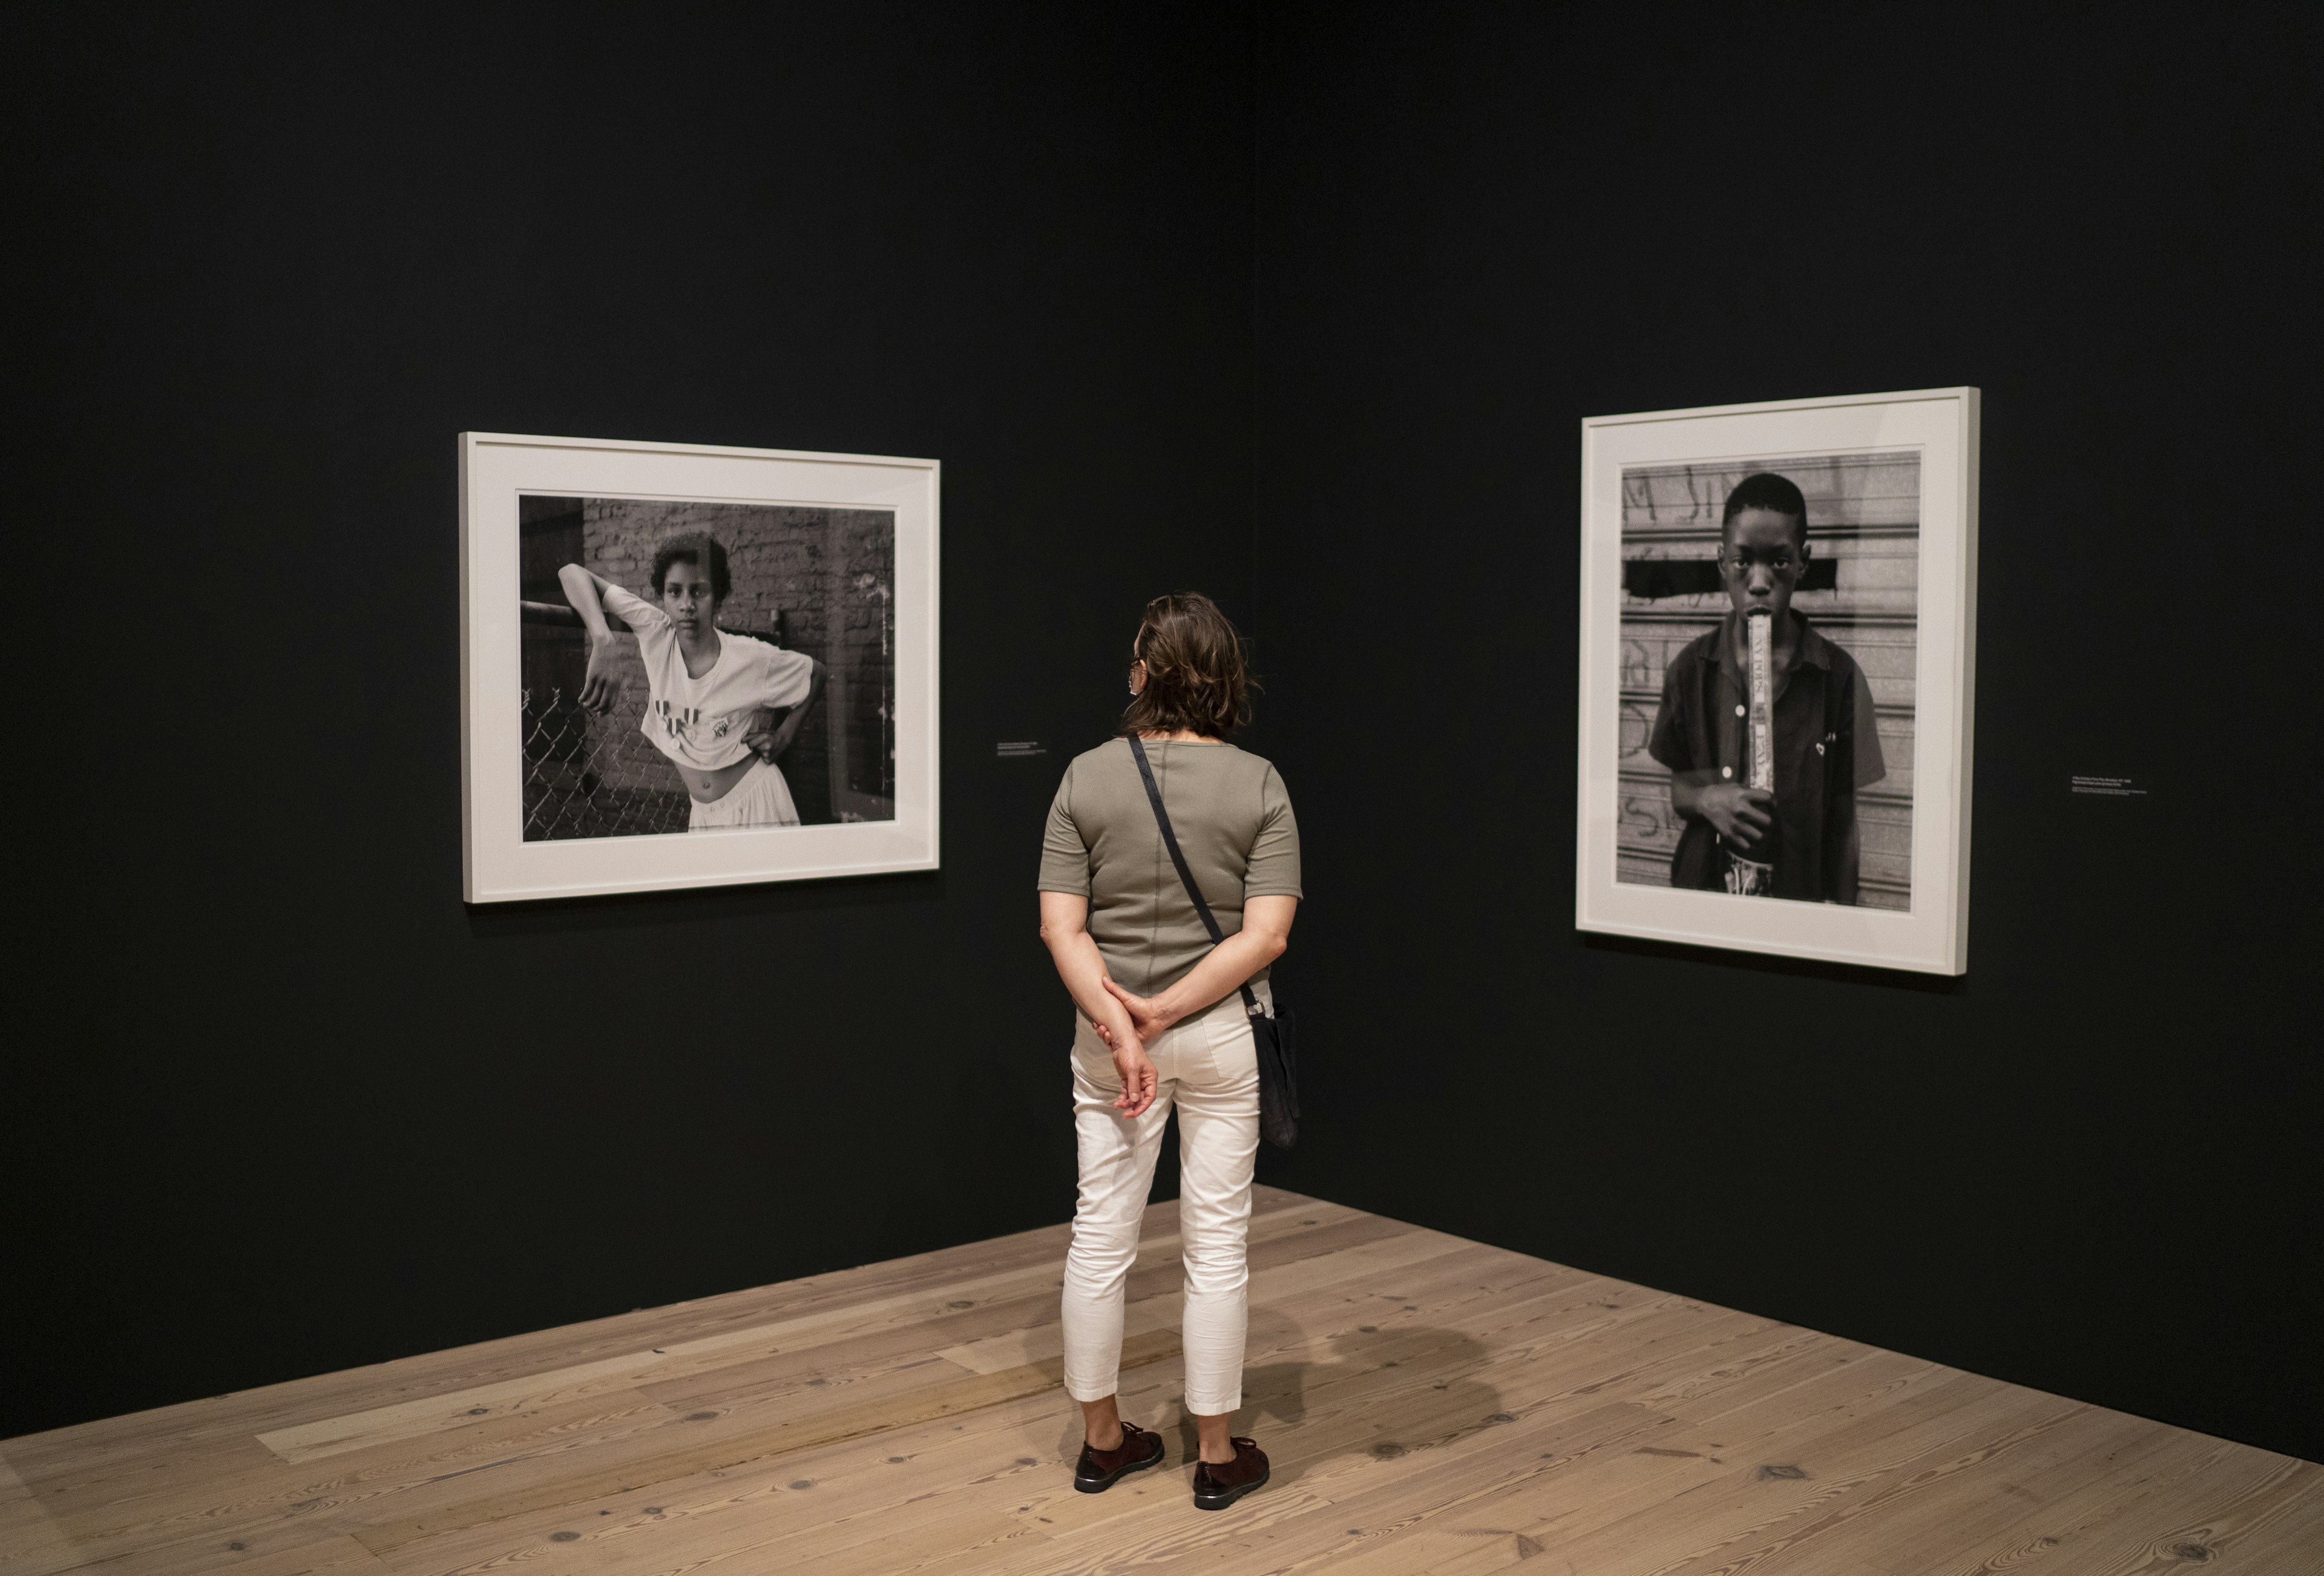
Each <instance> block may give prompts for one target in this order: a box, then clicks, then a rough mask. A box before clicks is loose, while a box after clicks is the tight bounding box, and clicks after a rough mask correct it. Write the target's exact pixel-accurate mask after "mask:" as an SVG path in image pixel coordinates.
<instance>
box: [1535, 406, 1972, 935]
mask: <svg viewBox="0 0 2324 1576" xmlns="http://www.w3.org/2000/svg"><path fill="white" fill-rule="evenodd" d="M1977 446H1978V396H1977V391H1976V390H1975V389H1966V388H1964V389H1944V390H1935V391H1929V392H1915V393H1901V394H1871V395H1858V396H1852V397H1849V398H1844V399H1831V400H1802V401H1776V402H1774V403H1768V404H1757V405H1727V406H1717V407H1710V408H1705V409H1701V410H1665V411H1656V412H1652V413H1648V414H1644V415H1635V416H1600V417H1592V418H1591V419H1588V420H1586V421H1584V422H1583V423H1582V587H1583V589H1582V697H1581V698H1582V736H1581V816H1580V826H1579V829H1578V853H1579V872H1578V879H1577V883H1576V884H1577V893H1576V900H1575V923H1576V924H1577V925H1578V926H1580V927H1581V928H1582V929H1583V930H1594V931H1607V932H1611V933H1614V934H1617V935H1637V936H1646V937H1650V938H1655V939H1659V940H1665V941H1674V942H1684V943H1691V944H1694V945H1709V946H1722V947H1734V948H1740V949H1744V950H1748V951H1754V952H1766V953H1777V954H1785V955H1788V956H1794V957H1812V958H1823V959H1828V960H1831V961H1834V962H1841V963H1865V964H1872V965H1876V966H1879V967H1885V968H1896V969H1913V970H1919V971H1923V972H1932V973H1941V974H1958V973H1960V972H1964V971H1965V970H1966V969H1967V967H1968V938H1969V761H1970V744H1971V725H1970V724H1971V706H1972V702H1973V698H1974V680H1975V671H1974V669H1975V660H1974V659H1975V649H1976V581H1977Z"/></svg>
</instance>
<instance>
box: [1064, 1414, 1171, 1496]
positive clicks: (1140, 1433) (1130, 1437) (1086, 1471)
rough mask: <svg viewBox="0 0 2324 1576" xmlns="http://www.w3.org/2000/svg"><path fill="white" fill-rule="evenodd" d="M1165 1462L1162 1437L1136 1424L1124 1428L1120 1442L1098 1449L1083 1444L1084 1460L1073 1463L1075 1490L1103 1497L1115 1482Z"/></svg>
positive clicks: (1083, 1442)
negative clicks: (1113, 1445)
mask: <svg viewBox="0 0 2324 1576" xmlns="http://www.w3.org/2000/svg"><path fill="white" fill-rule="evenodd" d="M1161 1459H1162V1436H1161V1435H1160V1434H1158V1433H1148V1432H1147V1431H1146V1430H1144V1429H1142V1428H1140V1427H1139V1426H1138V1424H1135V1423H1124V1424H1122V1425H1121V1443H1120V1445H1119V1446H1117V1447H1116V1448H1114V1449H1112V1450H1099V1449H1097V1448H1095V1447H1094V1446H1093V1445H1092V1444H1091V1443H1090V1442H1089V1441H1087V1440H1084V1441H1082V1459H1081V1460H1080V1461H1076V1462H1075V1463H1074V1488H1078V1489H1080V1490H1081V1491H1082V1492H1083V1493H1084V1494H1102V1493H1104V1492H1105V1491H1106V1490H1107V1489H1108V1488H1112V1487H1113V1484H1114V1479H1117V1478H1120V1477H1123V1476H1125V1475H1126V1474H1128V1473H1130V1472H1135V1471H1139V1470H1142V1469H1144V1468H1147V1467H1150V1466H1152V1465H1154V1464H1155V1463H1156V1462H1157V1461H1160V1460H1161Z"/></svg>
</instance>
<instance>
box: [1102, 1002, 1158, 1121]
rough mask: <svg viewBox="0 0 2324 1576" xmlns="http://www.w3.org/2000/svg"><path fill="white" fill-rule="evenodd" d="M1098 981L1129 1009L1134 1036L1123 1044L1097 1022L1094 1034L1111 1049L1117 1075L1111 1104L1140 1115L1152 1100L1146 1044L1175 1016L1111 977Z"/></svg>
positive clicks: (1152, 1077)
mask: <svg viewBox="0 0 2324 1576" xmlns="http://www.w3.org/2000/svg"><path fill="white" fill-rule="evenodd" d="M1101 983H1102V984H1103V985H1104V986H1105V988H1106V991H1107V992H1108V993H1109V994H1110V995H1111V996H1112V997H1113V999H1114V1000H1117V1001H1119V1002H1120V1003H1121V1005H1122V1007H1123V1008H1124V1009H1126V1010H1127V1011H1128V1012H1129V1014H1130V1028H1131V1029H1132V1030H1133V1031H1134V1037H1132V1038H1131V1039H1130V1042H1129V1043H1128V1044H1127V1045H1125V1044H1122V1043H1121V1042H1120V1039H1119V1037H1116V1035H1115V1034H1114V1032H1113V1030H1112V1029H1111V1028H1108V1027H1107V1026H1106V1025H1104V1024H1102V1023H1101V1024H1099V1025H1098V1026H1097V1032H1098V1037H1099V1038H1101V1039H1102V1040H1103V1041H1105V1043H1106V1048H1107V1049H1109V1050H1111V1052H1112V1053H1113V1070H1114V1072H1115V1074H1117V1075H1118V1076H1119V1077H1120V1079H1121V1093H1120V1096H1119V1097H1117V1098H1116V1099H1115V1101H1114V1102H1113V1108H1114V1109H1115V1110H1116V1111H1120V1112H1121V1114H1122V1115H1124V1116H1142V1115H1144V1114H1145V1111H1146V1108H1147V1107H1148V1106H1149V1105H1151V1104H1153V1103H1154V1086H1155V1074H1154V1064H1153V1062H1152V1061H1151V1060H1149V1059H1148V1056H1147V1055H1146V1047H1147V1046H1149V1045H1151V1044H1153V1043H1154V1042H1155V1041H1156V1040H1157V1039H1160V1038H1161V1037H1162V1036H1163V1034H1164V1032H1165V1031H1166V1030H1167V1029H1168V1028H1169V1027H1170V1026H1171V1025H1172V1024H1173V1023H1176V1021H1177V1018H1176V1016H1175V1015H1173V1014H1172V1013H1170V1012H1169V1011H1168V1010H1167V1009H1165V1008H1164V1007H1162V1006H1161V1004H1160V1003H1159V1002H1157V1000H1155V999H1154V998H1152V997H1150V996H1139V995H1137V994H1135V993H1133V992H1131V991H1125V990H1123V989H1122V988H1121V987H1120V986H1119V985H1117V984H1115V983H1114V982H1113V981H1112V980H1111V979H1106V980H1103V981H1102V982H1101Z"/></svg>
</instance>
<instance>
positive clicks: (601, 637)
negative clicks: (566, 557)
mask: <svg viewBox="0 0 2324 1576" xmlns="http://www.w3.org/2000/svg"><path fill="white" fill-rule="evenodd" d="M557 583H558V585H562V586H563V587H564V588H565V600H566V601H567V602H569V603H571V604H573V611H574V612H576V613H579V614H580V615H581V627H582V628H583V629H585V630H587V631H589V671H588V673H587V674H586V676H584V677H583V678H582V680H581V694H580V696H579V697H578V698H579V700H580V702H581V705H582V709H583V710H585V711H592V712H595V713H597V714H599V715H600V716H602V715H604V714H605V713H607V712H610V711H612V710H613V703H614V702H615V701H616V700H619V699H620V698H621V695H622V674H621V669H620V668H618V667H617V666H616V665H615V663H614V657H615V655H616V652H617V650H618V648H617V647H616V646H615V644H614V642H615V641H617V640H618V639H619V638H620V637H619V636H617V635H615V634H614V633H613V630H612V629H611V628H610V627H609V626H608V625H607V624H606V622H605V608H604V604H603V603H602V602H600V601H599V600H598V598H599V596H600V595H601V594H602V593H603V592H604V591H605V590H607V589H610V588H612V587H613V582H612V581H610V580H607V579H606V578H605V577H604V576H602V575H599V574H596V573H595V572H594V571H592V570H590V569H589V568H587V567H585V566H583V565H580V564H567V565H566V566H565V567H563V568H562V569H559V570H558V571H557Z"/></svg>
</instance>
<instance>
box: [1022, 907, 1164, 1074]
mask: <svg viewBox="0 0 2324 1576" xmlns="http://www.w3.org/2000/svg"><path fill="white" fill-rule="evenodd" d="M1041 939H1042V940H1043V941H1044V942H1046V943H1047V944H1048V948H1049V957H1050V959H1051V961H1053V962H1054V963H1056V965H1057V978H1059V979H1060V980H1063V981H1064V982H1065V989H1066V990H1067V991H1070V992H1072V994H1073V998H1074V1006H1076V1007H1078V1008H1080V1009H1082V1013H1083V1015H1084V1017H1086V1018H1088V1019H1089V1020H1090V1021H1091V1022H1092V1023H1094V1024H1096V1025H1097V1026H1098V1028H1100V1029H1101V1030H1102V1031H1103V1032H1104V1034H1105V1038H1106V1043H1107V1044H1108V1045H1110V1046H1112V1048H1113V1070H1114V1071H1115V1072H1116V1073H1118V1074H1120V1075H1121V1097H1120V1099H1118V1100H1116V1101H1114V1102H1113V1105H1114V1109H1115V1110H1116V1111H1120V1112H1121V1114H1122V1115H1124V1116H1138V1115H1140V1114H1142V1113H1143V1112H1144V1111H1145V1110H1146V1108H1147V1107H1148V1106H1149V1105H1151V1104H1153V1103H1154V1064H1153V1063H1152V1062H1149V1061H1148V1060H1147V1059H1146V1046H1145V1044H1144V1042H1143V1041H1141V1040H1140V1039H1139V1037H1138V1030H1137V1028H1136V1027H1135V1026H1134V1025H1132V1024H1131V1022H1130V1010H1129V1009H1128V1008H1126V1007H1124V1006H1123V1005H1122V1004H1121V1003H1120V1002H1119V1001H1117V1000H1114V999H1113V998H1112V997H1111V995H1109V994H1107V990H1106V988H1107V987H1108V986H1109V985H1111V983H1112V981H1111V980H1109V979H1108V978H1107V977H1106V972H1105V960H1104V959H1103V958H1102V957H1100V956H1099V955H1098V950H1097V943H1096V942H1095V941H1094V940H1093V939H1092V938H1091V936H1090V933H1089V899H1087V898H1082V897H1076V896H1074V894H1073V893H1071V892H1044V893H1042V894H1041Z"/></svg>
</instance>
